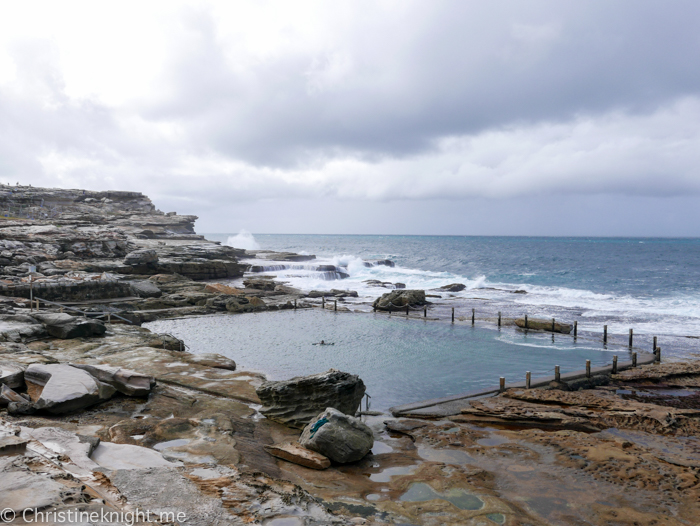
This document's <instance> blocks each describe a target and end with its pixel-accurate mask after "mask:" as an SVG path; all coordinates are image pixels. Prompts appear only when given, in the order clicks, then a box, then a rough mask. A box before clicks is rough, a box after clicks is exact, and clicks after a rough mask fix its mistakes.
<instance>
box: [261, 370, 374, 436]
mask: <svg viewBox="0 0 700 526" xmlns="http://www.w3.org/2000/svg"><path fill="white" fill-rule="evenodd" d="M255 392H256V393H257V395H258V397H259V398H260V400H261V401H262V404H263V407H262V408H261V409H260V412H261V413H262V414H263V415H265V416H266V417H267V418H269V419H270V420H274V421H276V422H280V423H282V424H285V425H287V426H289V427H296V428H303V427H304V426H306V425H307V424H308V423H309V422H311V420H313V419H314V418H315V417H316V416H317V415H318V414H319V413H320V412H322V411H324V410H325V409H326V408H328V407H333V408H335V409H337V410H339V411H341V412H343V413H346V414H349V415H354V414H355V412H356V411H357V409H358V407H359V406H360V402H361V401H362V397H363V396H364V395H365V384H364V382H363V381H362V380H361V379H360V378H359V377H358V376H357V375H354V374H350V373H345V372H342V371H338V370H336V369H330V370H328V371H326V372H325V373H320V374H314V375H311V376H299V377H295V378H292V379H290V380H283V381H278V382H269V381H268V382H265V383H263V384H262V385H261V386H260V387H258V388H257V389H256V390H255Z"/></svg>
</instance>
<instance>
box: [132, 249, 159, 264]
mask: <svg viewBox="0 0 700 526" xmlns="http://www.w3.org/2000/svg"><path fill="white" fill-rule="evenodd" d="M149 263H158V254H157V253H156V251H155V250H153V249H150V248H142V249H140V250H134V251H133V252H129V253H128V254H127V255H126V257H125V258H124V264H125V265H130V266H136V265H148V264H149Z"/></svg>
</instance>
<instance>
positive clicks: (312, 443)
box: [299, 407, 374, 464]
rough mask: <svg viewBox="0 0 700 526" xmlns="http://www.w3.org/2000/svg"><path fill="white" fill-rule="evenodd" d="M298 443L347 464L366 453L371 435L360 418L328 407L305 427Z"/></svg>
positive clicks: (371, 440) (372, 443)
mask: <svg viewBox="0 0 700 526" xmlns="http://www.w3.org/2000/svg"><path fill="white" fill-rule="evenodd" d="M299 444H301V445H302V446H303V447H305V448H307V449H310V450H311V451H316V452H318V453H320V454H321V455H323V456H324V457H328V458H329V459H331V460H332V461H333V462H337V463H339V464H346V463H348V462H357V461H358V460H360V459H361V458H363V457H364V456H365V455H366V454H367V453H369V451H370V450H371V449H372V446H373V445H374V434H373V433H372V430H371V429H370V428H369V426H367V425H366V424H365V423H363V422H362V420H360V419H359V418H355V417H352V416H348V415H346V414H344V413H341V412H340V411H338V410H337V409H333V408H332V407H329V408H328V409H326V410H325V411H324V412H323V413H321V414H320V415H318V416H317V417H316V418H315V419H314V420H312V421H311V422H309V424H308V425H307V426H306V427H305V428H304V431H303V433H302V434H301V438H299Z"/></svg>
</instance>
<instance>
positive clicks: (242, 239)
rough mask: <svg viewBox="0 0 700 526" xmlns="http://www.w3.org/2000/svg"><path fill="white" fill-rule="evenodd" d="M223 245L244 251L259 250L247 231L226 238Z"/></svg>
mask: <svg viewBox="0 0 700 526" xmlns="http://www.w3.org/2000/svg"><path fill="white" fill-rule="evenodd" d="M224 244H225V245H226V246H229V247H234V248H242V249H244V250H260V245H259V244H258V242H257V241H255V238H254V237H253V234H251V233H250V232H248V231H247V230H241V231H240V232H238V234H236V235H235V236H228V239H227V240H226V243H224Z"/></svg>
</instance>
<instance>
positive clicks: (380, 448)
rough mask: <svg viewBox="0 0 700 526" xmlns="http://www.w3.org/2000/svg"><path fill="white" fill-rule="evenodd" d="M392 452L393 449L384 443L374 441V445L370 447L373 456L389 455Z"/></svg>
mask: <svg viewBox="0 0 700 526" xmlns="http://www.w3.org/2000/svg"><path fill="white" fill-rule="evenodd" d="M392 451H394V448H393V447H391V446H390V445H389V444H385V443H384V442H378V441H376V440H375V441H374V445H373V446H372V454H373V455H386V454H387V453H391V452H392Z"/></svg>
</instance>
